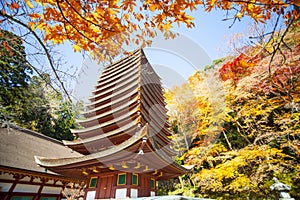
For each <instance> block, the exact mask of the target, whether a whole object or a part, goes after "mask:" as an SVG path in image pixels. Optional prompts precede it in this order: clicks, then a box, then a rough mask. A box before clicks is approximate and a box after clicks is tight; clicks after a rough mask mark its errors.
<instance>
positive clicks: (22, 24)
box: [0, 12, 72, 102]
mask: <svg viewBox="0 0 300 200" xmlns="http://www.w3.org/2000/svg"><path fill="white" fill-rule="evenodd" d="M0 16H3V17H6V18H8V19H10V20H12V21H13V22H15V23H17V24H19V25H21V26H23V27H24V28H26V29H27V30H29V31H30V32H31V33H32V35H33V36H34V38H35V39H36V40H37V41H38V43H39V44H40V45H41V47H42V48H43V50H44V51H45V54H46V57H47V60H48V62H49V64H50V67H51V69H52V71H53V73H54V75H55V78H56V79H57V81H58V82H59V84H60V86H61V87H62V89H63V91H64V93H65V94H66V95H67V98H68V99H69V101H70V102H72V100H71V98H70V96H69V93H68V92H67V90H66V88H65V86H64V84H63V82H62V81H61V80H60V78H59V76H58V74H57V72H56V69H55V67H54V64H53V62H52V59H51V55H50V53H49V52H48V49H47V47H46V46H45V44H44V43H43V41H42V40H41V38H39V36H38V35H37V34H36V33H35V32H34V31H33V30H32V29H31V28H30V27H28V26H27V25H26V24H25V23H24V22H22V21H20V20H18V19H15V18H14V17H12V16H10V15H7V14H6V13H2V12H0ZM55 91H57V90H55Z"/></svg>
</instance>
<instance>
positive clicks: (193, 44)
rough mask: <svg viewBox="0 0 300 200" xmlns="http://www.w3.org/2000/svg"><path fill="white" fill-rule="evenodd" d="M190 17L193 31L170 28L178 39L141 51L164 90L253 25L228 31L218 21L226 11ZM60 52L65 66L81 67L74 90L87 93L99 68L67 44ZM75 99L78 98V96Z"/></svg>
mask: <svg viewBox="0 0 300 200" xmlns="http://www.w3.org/2000/svg"><path fill="white" fill-rule="evenodd" d="M193 17H194V18H195V25H196V26H195V27H194V28H192V29H188V28H186V27H185V26H181V27H179V28H178V27H176V28H173V31H175V32H178V33H179V34H180V37H179V38H177V39H175V40H167V41H163V40H162V39H161V38H158V39H155V40H154V43H153V44H154V45H153V46H152V47H150V48H146V49H145V53H146V56H147V58H148V60H149V61H150V63H151V64H152V66H153V67H154V68H155V70H156V71H157V72H158V74H159V75H160V76H161V77H162V79H163V80H162V81H163V84H164V86H165V87H167V88H171V87H173V86H174V85H179V84H182V83H183V82H184V81H185V80H186V79H187V78H188V77H189V76H190V75H191V74H192V73H193V72H194V71H195V70H196V69H203V67H204V66H205V65H208V64H211V62H212V60H214V59H217V58H220V57H223V56H225V55H226V54H228V53H229V52H230V49H229V48H228V46H229V38H230V37H231V36H232V35H233V34H236V33H244V32H246V30H249V28H250V27H251V25H253V23H254V22H253V21H251V20H250V19H249V18H248V19H247V18H245V19H242V21H241V22H240V21H236V22H235V24H234V25H233V27H231V28H229V26H230V25H231V24H232V20H228V21H222V19H224V18H226V12H224V11H219V10H218V11H216V10H213V11H212V12H210V13H206V12H203V10H198V11H196V12H194V13H193ZM237 42H242V41H237ZM173 50H174V51H173ZM62 51H63V52H64V54H65V56H66V60H67V61H68V63H69V65H74V66H76V67H77V68H79V69H80V68H83V71H84V74H83V73H82V72H80V73H79V78H78V80H77V83H76V84H75V90H77V91H78V90H80V92H79V93H86V91H91V90H92V88H93V85H95V83H96V80H97V78H98V77H99V74H100V72H101V70H100V68H101V67H100V66H99V65H97V63H95V62H91V61H90V60H89V59H87V61H83V59H82V57H81V55H80V54H79V53H76V54H75V53H73V50H72V48H71V46H70V45H65V46H64V47H63V48H62ZM82 84H83V85H82ZM78 88H81V89H78ZM89 94H91V93H89ZM76 96H78V94H77V95H76ZM79 96H80V97H78V98H81V96H82V94H80V95H79ZM83 96H86V94H84V95H83ZM88 96H89V95H88Z"/></svg>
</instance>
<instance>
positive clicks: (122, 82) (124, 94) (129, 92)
mask: <svg viewBox="0 0 300 200" xmlns="http://www.w3.org/2000/svg"><path fill="white" fill-rule="evenodd" d="M90 100H91V103H90V104H89V105H88V106H87V108H88V111H86V112H85V113H83V114H84V116H85V119H84V120H78V122H79V123H80V125H81V126H82V127H83V128H82V129H76V130H72V133H73V134H74V135H76V136H77V137H78V139H76V140H75V141H63V142H64V144H65V145H66V146H68V147H69V148H71V149H73V150H74V151H77V152H79V153H81V154H83V156H79V157H74V158H65V159H50V158H42V157H36V162H37V163H38V164H39V165H41V166H44V167H46V168H48V169H50V170H52V171H55V172H58V173H61V174H66V175H70V176H72V175H75V174H74V173H75V172H76V170H75V171H74V170H73V169H77V171H78V169H80V170H82V172H83V173H93V171H94V172H109V171H112V170H119V171H132V172H135V173H152V174H153V175H156V176H157V178H158V179H168V178H173V177H176V176H179V175H181V174H184V173H186V172H187V169H185V168H184V167H182V166H180V165H178V164H176V163H175V162H174V161H173V159H172V157H173V156H174V155H176V154H175V152H174V151H173V150H172V149H171V148H170V144H171V141H170V139H169V136H170V135H171V133H170V131H169V129H168V128H169V124H168V121H167V119H168V117H167V115H166V111H167V110H166V108H165V102H164V98H163V91H162V87H161V80H160V78H159V76H158V75H157V74H156V73H155V71H154V70H153V68H152V67H151V65H150V64H149V62H148V60H147V58H146V57H145V54H144V52H143V50H141V49H139V50H137V51H135V52H133V53H132V54H131V55H130V56H128V57H126V58H124V59H122V60H120V61H118V62H116V63H114V64H112V65H110V66H107V67H106V68H105V69H104V71H103V73H102V75H101V77H100V80H99V81H98V84H97V85H96V89H95V91H93V97H92V98H91V99H90ZM77 175H79V174H77Z"/></svg>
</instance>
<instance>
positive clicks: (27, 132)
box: [0, 122, 64, 146]
mask: <svg viewBox="0 0 300 200" xmlns="http://www.w3.org/2000/svg"><path fill="white" fill-rule="evenodd" d="M0 126H1V128H12V129H15V130H18V131H22V132H23V133H26V134H29V135H33V136H36V137H39V138H42V139H45V140H48V141H51V142H54V143H57V144H60V145H62V146H64V145H63V143H62V141H60V140H57V139H55V138H52V137H49V136H47V135H44V134H42V133H38V132H36V131H33V130H30V129H27V128H24V127H22V126H19V125H17V124H15V123H11V122H5V123H0Z"/></svg>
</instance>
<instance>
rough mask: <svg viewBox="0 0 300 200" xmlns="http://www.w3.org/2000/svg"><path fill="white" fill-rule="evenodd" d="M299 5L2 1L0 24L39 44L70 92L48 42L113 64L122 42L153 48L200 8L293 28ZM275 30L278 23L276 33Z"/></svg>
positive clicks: (293, 0) (294, 0)
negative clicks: (275, 20)
mask: <svg viewBox="0 0 300 200" xmlns="http://www.w3.org/2000/svg"><path fill="white" fill-rule="evenodd" d="M299 5H300V3H299V1H298V0H287V1H286V0H285V1H284V0H276V1H274V0H272V1H271V0H257V1H229V0H218V1H216V0H195V1H185V0H182V1H170V0H164V1H156V0H145V1H138V2H137V1H133V0H121V1H109V0H105V1H102V0H101V1H99V0H80V1H70V0H65V1H59V0H25V1H17V0H4V1H2V2H1V4H0V6H1V7H0V23H1V27H3V28H5V29H10V28H13V27H16V26H18V29H19V30H21V31H20V32H19V35H20V36H22V37H23V39H24V40H27V41H28V42H29V43H30V41H32V40H35V41H36V44H37V45H39V46H40V47H41V52H44V54H45V57H46V59H47V60H48V62H49V65H50V68H51V70H52V71H53V76H54V77H55V78H56V79H57V81H58V83H59V84H60V87H61V88H62V89H63V90H64V92H65V93H67V90H66V88H65V85H64V84H63V81H62V80H61V78H60V73H59V70H57V66H58V65H59V64H57V63H56V62H55V59H54V58H53V55H52V54H51V53H50V52H49V50H50V49H51V48H50V47H49V43H48V42H51V43H52V44H55V45H57V44H61V43H64V42H66V41H69V42H71V43H72V45H73V49H74V51H77V52H80V51H82V50H83V51H86V52H89V53H90V54H91V55H92V56H93V57H94V58H95V59H98V60H99V61H103V60H107V59H108V60H111V59H113V58H114V57H116V56H117V55H119V54H120V53H124V50H123V48H122V46H123V45H124V44H131V43H136V44H137V45H139V46H141V47H144V46H145V45H150V44H151V41H150V39H151V38H153V37H155V36H156V31H161V32H163V33H164V34H165V37H166V38H169V37H174V36H175V35H174V34H172V33H171V30H172V27H173V26H174V25H175V24H178V25H181V24H183V25H185V26H187V27H188V28H192V27H194V25H195V24H194V22H193V20H194V19H193V17H192V15H191V14H189V13H196V12H197V9H199V7H201V6H202V7H203V8H204V9H205V11H206V12H210V11H211V10H213V9H215V8H216V9H220V10H227V11H230V12H229V14H228V17H227V19H232V21H233V23H234V22H235V21H236V20H240V19H242V18H243V17H245V16H249V17H251V18H252V19H254V20H255V21H256V22H258V23H264V22H265V21H267V20H269V19H271V18H272V16H273V15H276V16H278V18H284V19H285V20H284V22H285V23H286V25H287V26H289V24H291V23H292V22H293V21H295V20H296V19H297V18H298V17H299V12H298V6H299ZM277 27H280V25H279V24H277V25H275V27H274V30H276V28H277ZM14 30H15V31H16V32H17V30H16V28H15V29H14ZM273 33H274V31H273ZM28 35H31V36H32V37H31V39H29V38H28ZM35 46H36V45H35ZM275 50H276V51H277V50H278V48H277V49H275ZM125 53H126V52H125Z"/></svg>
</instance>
